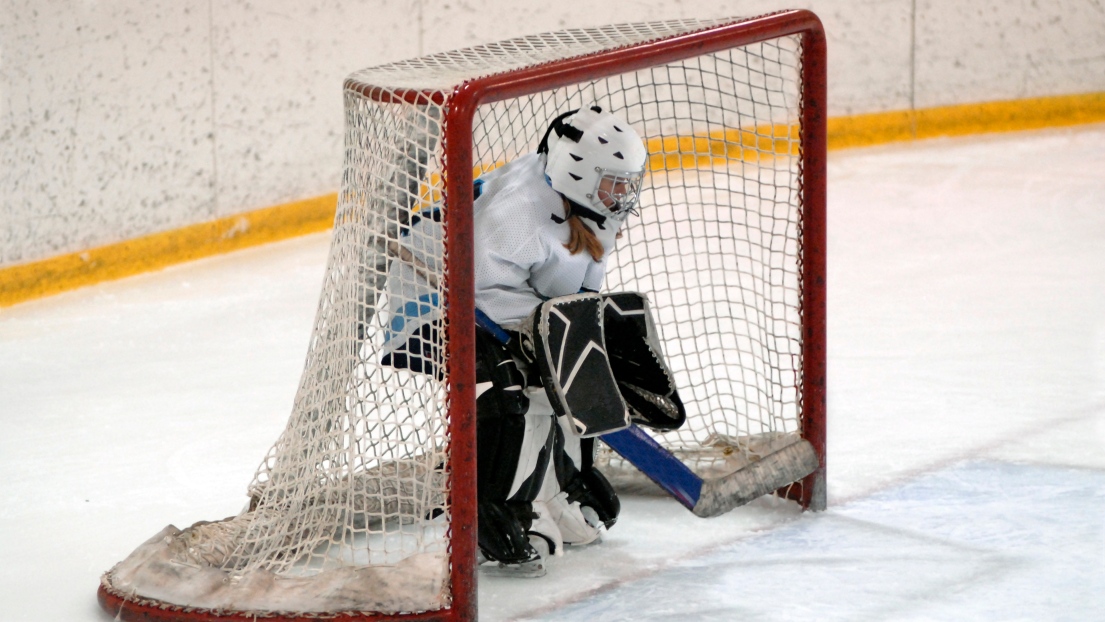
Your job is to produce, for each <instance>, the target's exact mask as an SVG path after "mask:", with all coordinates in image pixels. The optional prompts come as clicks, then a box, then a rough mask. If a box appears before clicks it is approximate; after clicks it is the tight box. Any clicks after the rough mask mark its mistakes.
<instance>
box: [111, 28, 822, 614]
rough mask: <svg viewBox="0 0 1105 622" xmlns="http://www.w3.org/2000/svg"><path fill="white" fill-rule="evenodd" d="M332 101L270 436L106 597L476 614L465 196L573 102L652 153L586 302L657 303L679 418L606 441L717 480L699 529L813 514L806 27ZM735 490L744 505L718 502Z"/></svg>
mask: <svg viewBox="0 0 1105 622" xmlns="http://www.w3.org/2000/svg"><path fill="white" fill-rule="evenodd" d="M344 97H345V112H346V141H345V165H344V171H343V180H342V190H341V194H340V198H339V205H338V211H337V214H336V217H335V226H334V231H333V238H332V241H331V250H330V254H329V258H328V260H327V266H326V273H325V277H324V282H323V286H322V292H321V295H320V299H319V305H318V312H317V314H316V318H315V323H314V327H313V332H312V335H311V340H310V343H309V347H308V353H307V359H306V363H305V366H304V370H303V375H302V378H301V381H300V386H299V389H298V391H297V393H296V398H295V401H294V404H293V407H292V413H291V416H290V418H289V420H288V423H287V426H286V428H285V430H284V432H283V433H282V434H281V435H280V437H279V439H278V440H277V441H276V443H275V444H274V446H273V447H272V449H271V450H270V451H269V453H268V455H267V456H266V457H265V458H264V460H263V461H262V463H261V465H260V466H259V468H258V470H257V473H256V475H255V476H254V478H253V481H252V482H251V483H250V485H249V487H248V494H249V499H250V502H249V504H248V506H247V507H246V508H245V509H244V510H243V511H242V512H241V513H240V514H238V515H237V516H234V517H231V518H228V519H224V520H220V521H214V522H201V523H197V524H195V525H192V526H191V527H188V528H186V529H183V530H181V529H177V528H175V527H173V526H169V527H166V529H165V530H163V531H162V532H160V533H158V534H155V535H154V536H153V537H152V538H150V539H149V540H148V541H146V542H145V543H144V544H142V545H141V546H140V547H138V549H137V550H135V551H134V552H133V553H132V554H131V555H130V556H129V557H127V558H126V559H125V560H123V561H122V562H120V563H119V564H117V565H116V566H115V567H113V568H112V569H111V570H109V571H108V572H107V573H105V575H104V576H103V578H102V580H101V585H100V589H99V598H100V602H101V605H102V606H103V607H104V608H105V609H106V610H107V611H109V612H110V613H112V614H113V615H117V616H118V617H119V618H121V619H124V620H144V621H153V620H157V621H166V622H167V621H170V620H176V621H180V620H253V619H256V618H264V619H270V620H307V619H317V618H319V617H335V618H336V619H341V620H394V619H404V620H474V619H476V613H477V612H476V582H477V566H476V558H477V535H476V534H477V530H476V525H477V515H476V450H477V448H476V427H475V426H476V420H475V404H476V387H475V365H474V361H475V326H476V313H475V303H474V244H473V240H474V236H473V216H472V206H473V202H474V199H475V193H476V190H475V184H476V182H477V180H478V178H479V176H480V175H481V174H482V173H484V172H486V171H488V170H491V169H494V168H496V167H498V166H501V165H502V164H504V163H506V162H509V161H511V160H512V159H514V158H516V157H519V156H521V155H524V154H526V153H530V152H532V151H534V150H535V148H536V146H537V143H538V142H539V140H540V139H541V136H542V135H543V133H544V131H545V130H546V128H547V126H548V123H549V121H550V120H551V119H552V118H553V117H555V116H556V115H557V114H559V113H563V112H565V111H567V110H571V109H574V108H579V107H581V106H583V105H586V104H590V103H592V102H593V103H597V104H599V105H601V106H602V107H603V108H604V109H608V110H610V111H612V112H614V113H616V114H618V115H619V116H620V117H622V118H623V119H625V120H626V121H627V122H628V123H630V124H631V125H633V126H634V128H635V129H636V130H637V132H638V133H639V134H640V135H641V136H643V137H644V138H645V141H646V143H647V147H648V150H649V154H650V155H649V171H650V172H649V174H648V175H647V176H646V181H645V185H644V188H643V189H642V192H641V210H640V211H641V214H640V215H639V216H637V217H634V218H632V219H631V220H629V221H628V222H627V225H626V227H625V236H624V238H623V239H621V240H619V242H618V245H617V248H616V250H615V251H614V252H613V253H612V254H611V256H610V257H609V259H608V260H607V261H608V270H607V277H606V282H605V285H604V289H605V290H607V291H637V292H641V293H643V294H645V295H646V296H648V297H649V298H650V301H651V305H652V308H653V309H654V310H655V313H656V325H657V331H658V333H659V338H660V341H661V345H662V348H663V350H664V354H665V356H666V358H667V360H668V365H669V367H670V368H671V372H672V374H673V376H674V378H675V381H676V384H677V386H678V390H679V394H680V397H681V399H682V400H683V402H684V404H685V406H686V410H687V423H686V425H684V426H683V427H682V428H681V429H679V430H674V431H670V432H654V431H645V430H635V431H634V435H636V440H634V439H628V440H625V439H623V440H624V441H625V442H629V443H637V442H640V443H641V444H642V445H641V446H647V447H649V448H650V449H649V451H655V452H660V453H662V454H663V455H664V456H666V457H667V458H666V459H667V460H668V462H669V463H670V464H671V465H674V467H675V468H677V469H678V470H680V472H681V473H683V474H684V475H686V476H687V477H689V478H691V479H692V480H697V481H699V482H707V483H710V482H722V483H721V484H718V485H715V486H713V487H712V488H711V489H710V491H709V494H710V495H712V497H711V499H715V498H718V497H730V499H729V500H728V501H726V500H722V501H720V502H715V501H710V503H714V506H713V507H712V509H708V510H704V511H702V512H699V511H698V510H697V509H696V513H699V514H700V515H703V516H708V515H711V514H713V513H717V512H720V511H726V510H728V509H729V508H731V507H732V505H734V504H737V503H742V502H745V501H747V500H748V498H750V497H748V494H752V496H755V495H759V494H762V493H767V492H771V491H772V490H774V492H775V494H776V495H778V496H780V497H784V498H787V499H792V500H794V501H796V502H797V503H798V504H800V505H801V506H802V507H805V508H809V509H815V510H816V509H823V508H824V507H825V496H826V490H825V464H826V463H825V456H826V454H825V401H826V400H825V250H826V249H825V243H826V238H825V198H826V197H825V150H826V139H825V131H826V67H825V36H824V32H823V30H822V27H821V23H820V21H819V20H818V19H817V17H816V16H815V15H813V14H812V13H810V12H808V11H803V10H794V11H783V12H779V13H774V14H770V15H765V16H760V17H754V18H734V19H718V20H708V21H701V20H678V21H666V22H648V23H637V24H620V25H612V26H607V27H602V28H589V29H575V30H567V31H561V32H555V33H547V34H543V35H534V36H530V37H522V38H517V39H511V40H508V41H503V42H500V43H495V44H489V45H483V46H477V47H473V48H467V49H463V50H457V51H453V52H447V53H442V54H436V55H432V56H427V57H422V58H418V59H412V60H408V61H403V62H399V63H393V64H390V65H384V66H380V67H374V68H370V69H366V70H363V71H359V72H357V73H354V74H353V75H351V76H350V77H349V78H348V79H347V80H346V81H345V85H344ZM416 225H417V226H416ZM609 447H614V448H615V449H618V450H619V451H622V452H623V453H624V456H623V455H621V454H619V453H616V452H613V451H610V449H609ZM637 449H639V447H637ZM795 452H798V453H800V454H801V455H802V456H803V457H804V460H805V462H803V464H805V465H806V466H804V467H803V468H802V470H801V471H793V473H794V474H795V477H796V478H800V479H797V481H791V480H790V479H788V478H786V477H784V479H783V480H780V481H777V479H778V477H779V475H778V473H777V472H775V473H769V471H771V468H772V464H773V460H775V458H777V457H779V456H792V455H794V454H795ZM639 455H640V454H639V452H637V451H636V450H635V449H633V448H632V447H631V448H630V449H626V448H625V447H621V448H619V447H618V443H617V442H614V441H613V439H612V440H611V442H610V443H609V444H608V446H607V447H604V448H603V449H601V450H600V454H599V456H598V458H597V464H599V468H601V469H602V470H603V471H604V473H607V474H608V477H609V478H610V479H611V480H612V481H614V483H615V485H618V486H625V487H628V488H632V487H633V486H634V485H636V482H638V481H639V480H641V479H642V475H641V473H642V470H640V469H637V468H635V467H634V466H633V464H631V463H632V462H633V461H634V460H637V461H638V463H639V462H640V459H639V458H637V457H635V456H639ZM626 456H628V460H627V458H626ZM787 459H789V458H787ZM645 460H646V461H647V460H648V459H647V458H646V459H645ZM644 472H645V474H646V475H647V476H648V477H652V478H653V479H657V478H660V479H663V477H664V476H663V475H662V474H661V475H656V474H655V473H651V472H649V470H648V469H644ZM765 473H767V475H765ZM734 474H736V475H740V474H747V475H748V476H749V478H751V479H754V480H755V481H756V483H757V484H756V485H757V486H758V488H755V489H754V493H749V490H750V489H749V488H747V487H743V484H742V483H741V482H740V481H738V479H739V478H736V479H734V478H735V477H736V475H734ZM682 476H683V475H681V476H680V477H682ZM773 477H774V479H773ZM742 481H743V480H742ZM734 482H736V483H734ZM734 487H737V488H742V487H743V488H742V490H741V491H740V492H741V493H742V494H744V495H745V497H748V498H745V497H741V498H740V499H739V500H738V501H734V500H733V499H736V498H737V497H738V496H740V495H735V494H733V489H734ZM688 507H691V506H690V505H688Z"/></svg>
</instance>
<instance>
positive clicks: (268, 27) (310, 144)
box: [0, 0, 1105, 267]
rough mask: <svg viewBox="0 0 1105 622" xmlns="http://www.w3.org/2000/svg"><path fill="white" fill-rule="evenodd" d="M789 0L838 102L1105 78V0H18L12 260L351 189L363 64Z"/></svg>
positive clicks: (2, 64)
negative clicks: (811, 24) (354, 98)
mask: <svg viewBox="0 0 1105 622" xmlns="http://www.w3.org/2000/svg"><path fill="white" fill-rule="evenodd" d="M785 7H796V8H811V9H813V10H814V11H816V12H817V13H818V14H819V15H820V16H821V18H822V20H823V21H824V22H825V25H826V29H827V31H828V34H829V45H830V48H829V49H830V54H831V58H830V97H831V100H830V101H831V113H832V114H833V115H847V114H856V113H862V112H878V111H885V110H904V109H908V108H910V107H911V106H915V107H919V108H923V107H929V106H940V105H948V104H956V103H969V102H979V101H992V100H1002V99H1014V98H1022V97H1032V96H1044V95H1059V94H1070V93H1085V92H1097V91H1105V3H1103V0H1049V1H1048V2H1041V1H1038V0H1000V1H999V0H979V1H978V2H970V3H963V2H959V1H957V0H817V1H814V0H806V1H802V2H792V3H786V4H784V3H779V2H767V1H764V0H748V1H741V0H734V1H729V2H725V1H718V0H682V1H672V0H622V1H617V0H612V1H609V2H600V3H596V2H593V0H560V1H557V2H534V3H530V2H526V3H518V2H514V1H512V0H511V1H508V0H459V1H458V0H438V1H436V2H430V0H394V1H393V0H362V1H353V0H256V1H255V2H248V1H244V0H219V1H216V0H142V1H138V0H71V1H65V0H0V189H2V192H3V195H2V198H3V204H2V205H0V267H2V266H10V265H16V264H21V263H26V262H30V261H35V260H39V259H44V258H48V257H52V256H56V255H60V254H65V253H71V252H75V251H80V250H85V249H89V248H94V247H97V246H102V245H105V244H110V243H113V242H117V241H121V240H125V239H129V238H133V237H137V236H141V235H145V234H149V233H154V232H158V231H165V230H170V229H174V228H178V227H182V226H185V225H188V224H192V223H197V222H203V221H207V220H212V219H215V218H221V217H225V216H230V215H233V214H236V213H240V212H245V211H249V210H253V209H257V208H261V207H268V206H272V205H278V204H282V203H286V202H290V201H295V200H298V199H303V198H307V197H313V196H317V195H322V194H326V193H330V192H333V191H335V190H336V189H337V186H338V183H339V177H340V169H341V158H342V144H341V143H342V127H341V125H342V111H341V83H342V79H343V78H344V77H345V76H346V75H347V74H349V73H350V72H352V71H354V70H356V69H358V68H361V67H366V66H369V65H375V64H379V63H385V62H390V61H394V60H398V59H401V58H406V57H410V56H415V55H418V54H423V53H432V52H438V51H443V50H447V49H452V48H456V47H461V46H467V45H473V44H477V43H484V42H488V41H493V40H498V39H502V38H506V37H510V36H516V35H524V34H533V33H537V32H542V31H547V30H555V29H559V28H565V27H579V26H594V25H599V24H604V23H611V22H618V21H638V20H653V19H665V18H676V17H717V16H725V15H751V14H757V13H762V12H767V11H772V10H777V9H779V8H785Z"/></svg>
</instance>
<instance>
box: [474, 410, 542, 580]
mask: <svg viewBox="0 0 1105 622" xmlns="http://www.w3.org/2000/svg"><path fill="white" fill-rule="evenodd" d="M498 403H499V402H498V401H496V400H484V401H482V402H481V401H480V400H478V399H477V401H476V443H477V446H476V482H477V490H478V493H477V497H478V498H477V501H478V505H477V512H478V520H479V527H478V539H479V547H480V550H481V551H483V554H484V555H485V556H486V557H487V558H488V559H491V560H494V561H497V562H502V563H504V564H520V563H524V562H528V561H532V560H534V559H537V558H538V557H539V554H538V552H537V550H536V549H534V548H533V546H532V545H531V544H530V543H529V538H528V536H527V533H526V532H527V531H528V530H529V528H530V526H531V525H532V523H533V520H534V518H536V515H535V514H534V512H533V504H532V501H533V500H534V499H535V498H537V494H538V493H539V492H540V490H541V484H542V482H543V480H544V475H545V472H546V470H547V469H548V465H549V459H550V454H551V452H552V440H553V439H552V437H551V436H550V435H549V434H547V433H545V434H543V435H541V438H537V437H536V436H535V435H534V434H533V431H531V438H529V439H527V438H526V426H527V419H528V418H527V417H526V416H524V415H520V414H502V411H500V410H496V409H495V407H497V405H498ZM546 418H547V419H549V420H550V421H551V419H552V417H549V416H546ZM540 430H541V428H540V427H538V429H537V430H536V431H537V432H538V434H539V435H540ZM527 440H528V442H527ZM523 454H526V455H525V460H523V459H522V458H523ZM522 464H525V465H526V466H525V467H522V466H520V465H522ZM530 467H532V468H531V470H530V471H529V472H527V473H519V469H521V468H530ZM518 477H522V478H523V479H522V481H521V483H520V485H519V486H518V490H516V491H514V494H513V495H511V489H512V488H513V487H514V482H515V480H516V479H517V478H518Z"/></svg>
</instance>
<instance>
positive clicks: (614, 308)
mask: <svg viewBox="0 0 1105 622" xmlns="http://www.w3.org/2000/svg"><path fill="white" fill-rule="evenodd" d="M603 332H604V335H605V337H606V352H607V355H608V357H609V359H610V369H611V370H612V372H613V374H614V378H615V379H617V382H618V388H619V390H620V391H621V395H622V398H623V399H624V400H625V402H626V404H627V405H628V406H629V411H630V415H631V416H632V418H633V421H634V422H635V423H638V424H641V425H645V426H648V427H651V428H655V429H657V430H674V429H676V428H678V427H680V426H682V425H683V422H684V421H686V420H687V411H686V409H685V408H684V407H683V401H682V400H680V399H679V393H678V392H677V391H676V388H675V380H674V378H673V377H672V374H671V370H669V369H668V366H667V363H666V362H665V361H664V354H663V352H662V351H661V349H660V338H659V335H658V334H657V332H656V326H655V324H654V323H653V321H652V314H651V312H650V311H649V305H648V299H647V298H645V297H644V295H642V294H638V293H635V292H625V293H618V294H606V295H604V296H603Z"/></svg>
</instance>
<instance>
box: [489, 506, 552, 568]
mask: <svg viewBox="0 0 1105 622" xmlns="http://www.w3.org/2000/svg"><path fill="white" fill-rule="evenodd" d="M477 510H478V512H479V517H480V519H479V530H478V531H479V545H480V550H481V551H482V552H483V554H484V556H486V557H487V558H488V559H490V560H493V561H497V562H501V563H504V564H522V563H525V562H528V561H532V560H535V559H538V558H539V557H540V554H539V553H538V552H537V549H535V548H533V545H532V544H530V542H529V536H528V535H526V532H527V531H528V530H529V528H530V526H531V525H532V524H533V519H534V518H536V515H535V514H534V513H533V508H532V507H531V506H530V504H529V503H514V502H511V503H507V502H501V501H480V502H479V505H478V507H477Z"/></svg>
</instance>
